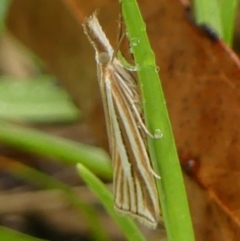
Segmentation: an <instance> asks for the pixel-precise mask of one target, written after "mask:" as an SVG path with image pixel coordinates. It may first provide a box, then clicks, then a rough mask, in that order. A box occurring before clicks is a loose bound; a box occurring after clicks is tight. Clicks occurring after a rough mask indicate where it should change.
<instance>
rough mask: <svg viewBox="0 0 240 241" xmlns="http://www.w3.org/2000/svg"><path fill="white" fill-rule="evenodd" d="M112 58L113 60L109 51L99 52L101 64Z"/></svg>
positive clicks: (98, 59)
mask: <svg viewBox="0 0 240 241" xmlns="http://www.w3.org/2000/svg"><path fill="white" fill-rule="evenodd" d="M110 60H111V57H110V56H109V54H108V53H107V52H102V53H99V54H98V56H97V62H98V63H99V64H107V63H109V62H110Z"/></svg>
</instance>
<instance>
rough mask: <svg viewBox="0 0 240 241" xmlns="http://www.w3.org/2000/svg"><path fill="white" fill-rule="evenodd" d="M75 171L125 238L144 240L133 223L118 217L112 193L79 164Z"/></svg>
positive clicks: (136, 240) (132, 240)
mask: <svg viewBox="0 0 240 241" xmlns="http://www.w3.org/2000/svg"><path fill="white" fill-rule="evenodd" d="M77 170H78V173H79V175H80V176H81V177H82V179H83V180H84V181H85V182H86V184H87V185H88V186H89V188H90V189H91V190H92V191H93V192H94V193H95V194H96V196H97V197H98V198H99V199H100V201H101V202H102V204H103V205H104V207H105V208H106V210H107V211H108V213H109V214H110V215H111V216H112V218H113V219H114V220H115V222H116V223H117V224H118V226H119V227H120V229H121V230H122V231H123V233H124V234H125V236H126V237H127V238H128V240H130V241H144V240H146V239H145V238H144V237H143V235H142V234H141V232H140V231H139V229H138V228H137V226H136V225H135V224H134V222H133V221H132V220H131V219H130V218H127V217H122V216H119V215H118V214H117V213H116V212H115V210H114V208H113V196H112V193H111V192H110V191H109V190H108V189H107V188H106V187H105V185H104V184H103V183H102V182H101V181H100V179H98V178H97V177H96V176H95V175H94V174H93V173H92V172H90V171H89V170H88V169H87V168H86V167H84V166H83V165H81V164H77Z"/></svg>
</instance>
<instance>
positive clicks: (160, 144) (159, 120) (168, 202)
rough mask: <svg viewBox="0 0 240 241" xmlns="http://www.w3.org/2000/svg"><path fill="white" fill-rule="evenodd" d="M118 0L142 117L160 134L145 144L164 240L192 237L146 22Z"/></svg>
mask: <svg viewBox="0 0 240 241" xmlns="http://www.w3.org/2000/svg"><path fill="white" fill-rule="evenodd" d="M121 3H122V12H123V17H124V20H125V23H126V27H127V33H128V37H129V40H130V46H131V50H132V52H133V54H134V58H135V63H136V66H137V67H138V69H139V71H138V76H139V81H140V87H141V90H142V94H143V98H142V99H143V107H144V113H145V120H146V123H147V126H148V128H149V130H150V131H151V132H153V133H154V130H155V133H156V132H157V133H158V134H159V135H161V134H162V138H161V139H158V140H152V139H149V147H150V155H151V159H152V162H153V167H154V170H155V172H156V173H160V175H161V180H158V181H157V184H158V190H159V198H160V200H161V207H162V210H163V217H164V223H165V227H166V231H167V236H168V240H169V241H179V240H186V241H193V240H194V233H193V228H192V223H191V216H190V212H189V207H188V201H187V197H186V191H185V187H184V181H183V177H182V173H181V168H180V164H179V161H178V155H177V152H176V147H175V143H174V138H173V134H172V130H171V124H170V121H169V118H168V113H167V109H166V104H165V99H164V96H163V91H162V89H161V85H160V80H159V77H158V73H157V69H158V67H157V66H156V64H155V56H154V53H153V51H152V49H151V47H150V44H149V41H148V38H147V34H146V26H145V23H144V22H143V20H142V17H141V14H140V11H139V9H138V6H137V3H136V1H135V0H122V1H121Z"/></svg>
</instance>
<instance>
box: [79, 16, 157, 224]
mask: <svg viewBox="0 0 240 241" xmlns="http://www.w3.org/2000/svg"><path fill="white" fill-rule="evenodd" d="M83 27H84V30H85V33H86V34H87V35H88V37H89V39H90V42H91V43H92V44H93V47H94V48H95V50H96V61H97V67H98V80H99V85H100V90H101V95H102V100H103V106H104V112H105V119H106V126H107V132H108V137H109V145H110V151H111V156H112V159H113V166H114V177H113V187H114V203H115V209H116V210H117V211H118V212H120V213H123V214H128V215H131V216H133V217H134V218H136V219H138V220H139V221H140V222H142V223H144V224H145V225H147V226H149V227H151V228H156V227H157V224H158V219H159V216H160V209H159V203H158V195H157V189H156V184H155V179H154V176H153V174H152V168H151V165H150V160H149V156H148V153H147V150H146V145H145V143H144V140H143V138H142V134H141V130H140V129H139V127H138V124H139V123H138V120H139V118H138V117H139V116H140V114H139V113H137V115H136V110H137V108H136V106H135V102H136V101H138V99H139V98H138V95H137V92H136V83H135V80H134V79H133V77H132V76H131V74H130V73H129V71H128V70H127V69H126V68H125V67H124V66H123V65H122V64H121V62H120V61H119V60H118V59H117V58H113V59H112V57H113V53H114V51H113V49H112V47H111V45H110V43H109V42H108V40H107V38H106V36H105V34H104V32H103V31H102V28H101V26H100V25H99V22H98V20H97V18H96V14H93V15H92V16H91V17H90V18H88V19H87V20H86V22H85V24H84V25H83ZM133 109H134V111H133Z"/></svg>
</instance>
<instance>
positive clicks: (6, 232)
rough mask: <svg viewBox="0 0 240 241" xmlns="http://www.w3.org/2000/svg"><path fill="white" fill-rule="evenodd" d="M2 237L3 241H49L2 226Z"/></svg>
mask: <svg viewBox="0 0 240 241" xmlns="http://www.w3.org/2000/svg"><path fill="white" fill-rule="evenodd" d="M0 237H1V240H2V241H47V240H46V239H39V238H34V237H31V236H29V235H26V234H23V233H20V232H17V231H14V230H12V229H9V228H5V227H2V226H0Z"/></svg>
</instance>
